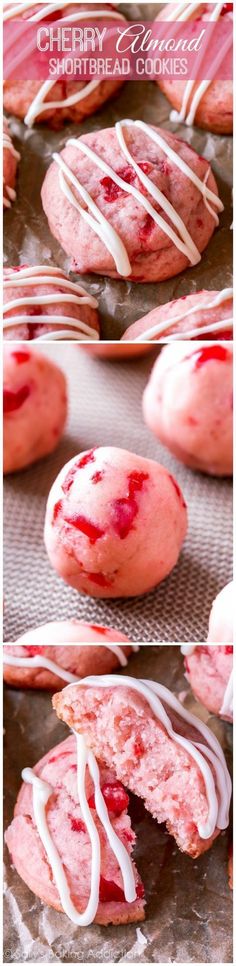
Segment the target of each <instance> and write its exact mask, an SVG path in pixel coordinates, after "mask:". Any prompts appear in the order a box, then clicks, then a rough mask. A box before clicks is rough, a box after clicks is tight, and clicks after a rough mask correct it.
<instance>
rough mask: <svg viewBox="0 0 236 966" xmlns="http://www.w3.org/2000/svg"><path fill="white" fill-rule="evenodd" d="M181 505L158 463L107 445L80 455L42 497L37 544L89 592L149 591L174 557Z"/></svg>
mask: <svg viewBox="0 0 236 966" xmlns="http://www.w3.org/2000/svg"><path fill="white" fill-rule="evenodd" d="M186 529H187V514H186V504H185V503H184V500H183V496H182V493H181V491H180V489H179V487H178V484H177V483H176V480H175V479H174V478H173V477H172V476H171V475H170V473H168V472H167V470H166V469H165V468H164V466H161V465H160V464H159V463H156V462H154V460H148V459H144V457H142V456H136V455H135V453H129V452H128V451H127V450H123V449H116V448H115V447H98V448H96V449H94V450H90V451H88V452H86V453H80V455H79V456H76V457H75V458H74V459H72V460H70V462H69V463H67V464H66V466H64V467H63V469H62V470H61V472H60V473H59V476H58V477H57V479H56V480H55V483H54V484H53V486H52V488H51V491H50V493H49V497H48V504H47V511H46V520H45V543H46V548H47V552H48V556H49V559H50V561H51V564H52V566H53V567H54V568H55V570H56V571H57V573H58V574H60V576H61V577H63V579H64V580H66V582H67V583H68V584H70V585H71V586H72V587H75V588H76V590H79V591H80V592H82V593H84V594H89V595H90V596H92V597H129V596H131V597H133V596H136V595H137V594H144V593H146V592H147V591H150V590H152V588H153V587H155V586H156V584H158V583H159V582H160V581H161V580H163V579H164V577H166V576H167V574H169V573H170V571H171V570H172V568H173V567H174V566H175V564H176V563H177V560H178V556H179V552H180V548H181V546H182V543H183V540H184V537H185V533H186Z"/></svg>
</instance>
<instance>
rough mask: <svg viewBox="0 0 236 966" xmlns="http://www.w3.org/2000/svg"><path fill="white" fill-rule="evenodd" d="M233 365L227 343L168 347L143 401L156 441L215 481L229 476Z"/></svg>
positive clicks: (145, 413)
mask: <svg viewBox="0 0 236 966" xmlns="http://www.w3.org/2000/svg"><path fill="white" fill-rule="evenodd" d="M232 364H233V351H232V345H230V344H229V343H226V344H225V345H224V343H220V342H217V343H211V344H210V345H206V343H205V344H204V343H202V344H200V343H199V347H198V348H196V347H194V346H190V345H189V344H188V343H187V342H182V343H179V344H178V345H169V346H167V347H166V348H165V349H163V350H162V352H161V355H160V356H159V358H158V359H157V361H156V363H155V365H154V369H153V370H152V373H151V377H150V379H149V382H148V385H147V386H146V389H145V391H144V396H143V412H144V418H145V421H146V423H147V425H148V426H149V428H150V429H151V430H152V431H153V433H154V434H155V436H157V437H158V439H160V440H161V442H162V443H164V446H167V447H168V449H170V450H171V452H172V453H174V456H177V459H179V460H181V461H182V462H183V463H186V466H190V467H191V469H196V470H202V472H204V473H209V474H210V475H215V476H230V475H231V473H232V459H233V406H232V394H233V387H232V378H233V372H232Z"/></svg>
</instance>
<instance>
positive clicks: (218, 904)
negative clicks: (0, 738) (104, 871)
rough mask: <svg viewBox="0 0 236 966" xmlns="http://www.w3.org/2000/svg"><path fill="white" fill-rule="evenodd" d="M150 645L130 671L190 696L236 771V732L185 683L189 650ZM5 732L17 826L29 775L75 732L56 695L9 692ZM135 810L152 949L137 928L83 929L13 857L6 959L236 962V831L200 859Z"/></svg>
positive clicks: (8, 813) (144, 926)
mask: <svg viewBox="0 0 236 966" xmlns="http://www.w3.org/2000/svg"><path fill="white" fill-rule="evenodd" d="M91 646H92V645H91ZM144 647H145V650H144ZM144 647H143V648H141V651H140V653H139V654H138V655H137V656H135V657H134V658H132V660H131V661H130V663H129V669H128V672H129V673H130V674H132V675H133V676H134V677H147V678H153V679H154V680H158V681H160V682H161V683H162V684H165V685H167V686H168V687H170V688H171V690H173V691H174V692H175V693H176V694H177V695H179V693H182V692H183V690H184V692H186V699H185V705H186V706H187V707H188V708H189V709H190V710H193V711H194V712H196V713H197V714H199V715H200V717H201V718H202V719H203V720H204V721H207V723H208V724H209V725H210V727H212V729H213V731H214V733H215V734H216V735H217V737H218V739H219V740H220V741H221V743H222V744H223V747H224V749H225V751H226V755H227V761H228V765H229V767H230V761H231V753H230V748H231V740H232V733H231V727H230V725H226V724H224V723H222V722H220V721H219V720H218V719H217V718H214V717H212V716H211V717H210V716H208V713H207V711H206V710H205V709H203V708H202V706H200V705H199V704H198V705H197V703H196V702H195V700H194V698H193V696H192V695H191V693H190V692H189V689H188V685H187V684H186V681H185V678H184V676H183V659H182V658H181V655H180V651H179V647H178V646H177V645H175V646H167V645H164V646H158V645H157V646H155V645H152V646H150V647H147V646H144ZM42 722H43V723H42ZM5 728H6V733H5V823H6V825H8V824H9V822H10V821H11V818H12V814H13V809H14V804H15V799H16V795H17V792H18V789H19V786H20V775H21V770H22V768H23V767H24V766H26V765H29V766H32V765H34V764H35V763H36V761H38V760H39V758H40V757H41V756H42V755H43V754H45V753H46V752H47V751H48V750H49V749H50V748H52V747H53V746H54V745H55V744H57V743H58V742H59V741H62V740H63V738H66V737H67V735H68V729H67V728H66V726H64V725H63V724H62V723H61V722H59V721H58V719H57V718H56V715H55V713H54V712H53V711H52V707H51V700H50V696H49V695H48V694H44V693H43V692H34V693H33V692H28V693H27V692H21V691H13V690H10V689H7V688H6V689H5ZM131 812H132V820H133V825H134V828H135V831H136V834H137V845H136V848H135V859H136V862H137V865H138V867H139V870H140V872H141V875H142V877H143V880H144V884H145V890H146V897H147V907H146V920H145V922H144V923H141V931H142V935H143V936H144V937H145V938H146V940H147V945H145V946H142V945H141V944H140V943H139V942H138V940H137V933H136V926H135V925H134V924H131V925H128V926H118V927H114V926H109V927H108V928H105V927H99V926H96V925H92V926H90V927H89V928H88V929H78V928H77V927H75V926H74V925H73V924H72V923H71V922H70V921H69V920H68V919H67V917H66V916H65V915H64V914H63V913H58V912H56V911H55V910H53V909H50V908H49V907H47V906H44V905H43V904H42V903H41V902H40V900H39V899H36V898H35V897H34V895H33V894H32V893H31V892H30V890H29V889H28V888H27V886H25V885H24V883H23V882H22V881H21V879H20V878H19V876H18V875H17V873H16V871H15V870H14V869H13V868H12V866H11V865H10V859H9V855H8V852H7V850H6V853H7V854H6V871H5V885H6V891H5V956H4V962H40V963H43V962H46V963H47V962H49V963H51V962H53V963H58V962H65V963H69V962H70V963H76V962H83V963H116V962H119V963H124V962H132V963H134V962H135V963H139V962H149V963H150V962H152V963H153V962H154V963H174V962H176V963H199V962H201V963H212V962H214V963H226V962H227V963H231V962H232V911H231V910H232V894H231V893H230V890H229V886H228V880H227V860H228V841H229V832H228V831H227V832H225V833H223V834H222V835H221V836H220V837H219V838H218V839H217V841H216V842H215V844H214V846H213V847H212V849H211V850H210V851H209V852H208V853H206V854H205V855H203V856H201V858H199V859H198V860H197V861H193V860H192V859H190V858H189V857H188V856H186V855H183V854H181V853H180V852H179V850H178V848H177V846H176V844H175V842H174V839H173V838H172V837H171V836H170V835H168V834H167V832H166V831H165V826H163V825H160V826H158V825H157V824H156V823H155V821H154V820H153V819H152V818H151V817H150V816H149V815H148V813H147V812H145V809H144V808H143V805H142V803H141V802H139V801H138V799H135V798H134V797H133V798H132V804H131Z"/></svg>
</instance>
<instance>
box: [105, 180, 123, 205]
mask: <svg viewBox="0 0 236 966" xmlns="http://www.w3.org/2000/svg"><path fill="white" fill-rule="evenodd" d="M100 184H102V186H103V188H105V192H104V201H107V202H108V204H111V203H112V201H116V200H117V198H119V197H120V196H121V195H123V188H120V187H119V185H118V184H116V181H112V178H110V177H109V175H106V177H105V178H102V180H101V182H100Z"/></svg>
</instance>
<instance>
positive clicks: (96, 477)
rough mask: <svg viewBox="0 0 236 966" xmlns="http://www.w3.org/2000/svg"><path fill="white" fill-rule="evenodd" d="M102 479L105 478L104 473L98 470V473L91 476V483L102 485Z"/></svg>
mask: <svg viewBox="0 0 236 966" xmlns="http://www.w3.org/2000/svg"><path fill="white" fill-rule="evenodd" d="M102 478H103V471H102V470H97V472H96V473H93V476H91V481H92V483H101V480H102Z"/></svg>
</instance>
